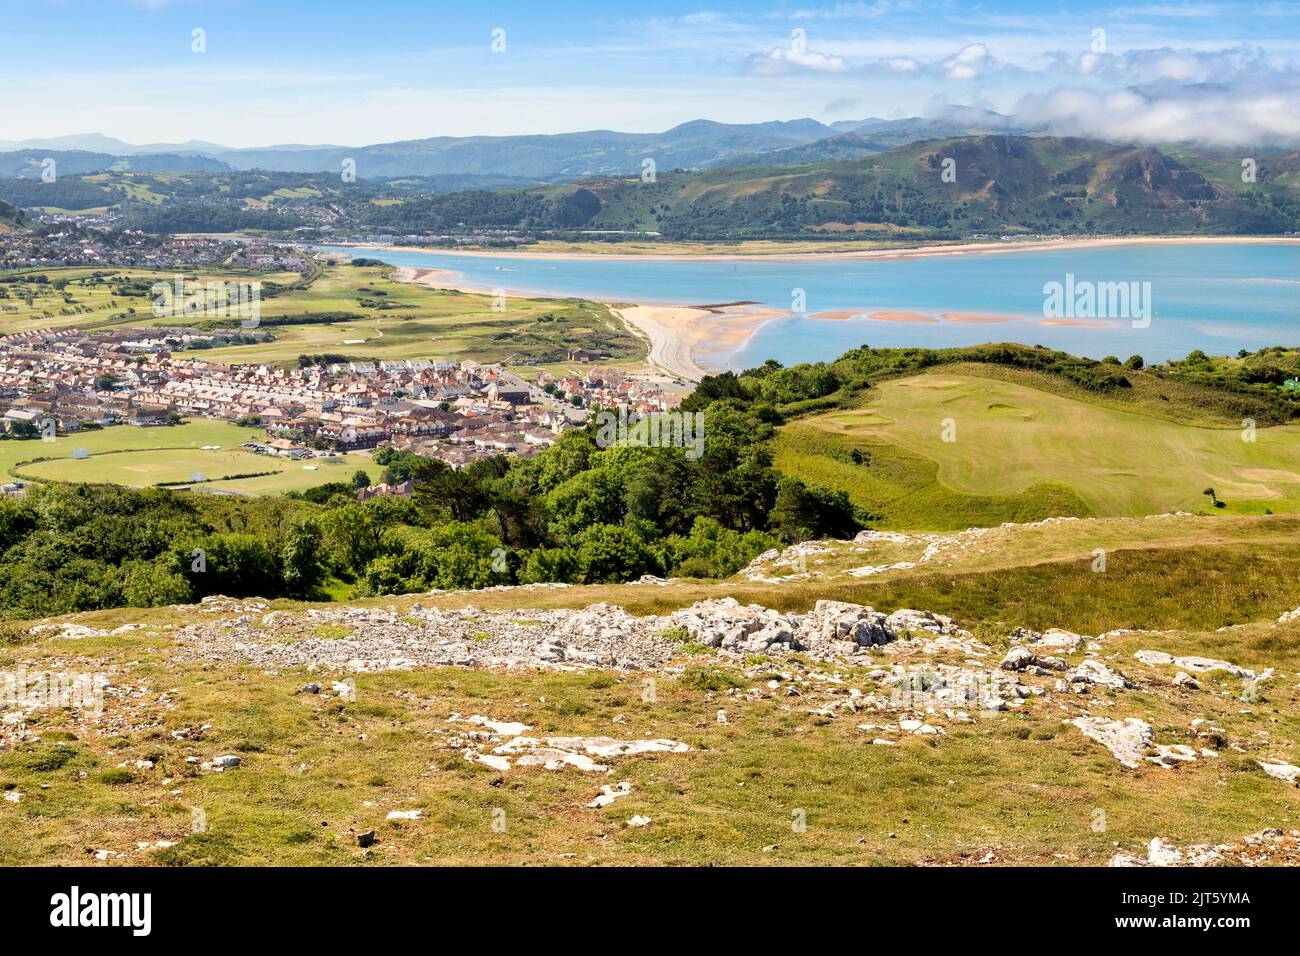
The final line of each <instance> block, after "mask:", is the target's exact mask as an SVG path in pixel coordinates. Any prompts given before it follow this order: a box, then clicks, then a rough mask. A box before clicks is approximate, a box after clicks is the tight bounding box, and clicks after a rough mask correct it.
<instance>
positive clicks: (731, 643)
mask: <svg viewBox="0 0 1300 956" xmlns="http://www.w3.org/2000/svg"><path fill="white" fill-rule="evenodd" d="M669 621H670V622H671V624H673V625H675V626H681V627H685V628H686V631H687V633H688V634H690V637H691V640H692V641H695V642H697V643H699V644H703V645H704V646H705V647H718V648H722V649H723V650H729V651H746V652H751V653H754V652H760V653H761V652H763V651H767V650H768V649H769V648H771V647H772V646H773V645H781V646H784V647H787V648H789V647H791V646H796V645H795V632H796V630H797V628H798V626H799V619H798V617H797V616H796V615H792V614H782V613H781V612H780V611H773V610H771V609H769V608H765V607H762V606H760V605H758V604H743V605H742V604H741V603H740V602H739V601H737V600H736V599H735V598H730V597H726V598H719V599H717V600H710V601H700V602H699V603H697V604H693V605H691V606H690V607H689V608H686V609H685V610H683V611H677V612H675V613H674V614H672V615H670V617H669Z"/></svg>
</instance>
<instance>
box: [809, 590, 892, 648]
mask: <svg viewBox="0 0 1300 956" xmlns="http://www.w3.org/2000/svg"><path fill="white" fill-rule="evenodd" d="M799 638H800V640H801V642H802V643H804V644H805V645H807V646H810V647H813V646H817V645H819V644H828V643H834V642H838V641H848V642H850V643H852V644H856V645H858V646H859V647H874V646H876V645H879V644H887V643H889V642H890V641H892V640H894V629H893V628H892V627H890V625H889V624H888V618H887V617H886V616H885V615H884V614H883V613H882V612H880V611H877V610H875V609H874V608H870V607H864V606H862V605H861V604H847V603H845V602H843V601H818V602H817V605H816V606H815V607H814V608H813V609H812V610H811V611H810V612H809V613H808V614H807V615H805V616H804V618H803V621H802V622H801V623H800V625H799Z"/></svg>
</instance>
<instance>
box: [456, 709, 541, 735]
mask: <svg viewBox="0 0 1300 956" xmlns="http://www.w3.org/2000/svg"><path fill="white" fill-rule="evenodd" d="M447 720H448V721H449V722H450V723H457V722H460V721H464V722H465V723H467V724H478V725H479V726H480V727H486V728H487V729H488V730H490V731H492V732H493V733H494V734H500V735H501V736H502V737H518V736H519V735H520V734H522V733H523V732H524V731H525V730H532V727H530V726H529V725H528V724H524V723H520V722H519V721H512V720H489V719H488V718H486V717H480V716H479V715H478V714H472V715H470V716H469V717H461V715H460V714H452V715H451V716H450V717H448V718H447Z"/></svg>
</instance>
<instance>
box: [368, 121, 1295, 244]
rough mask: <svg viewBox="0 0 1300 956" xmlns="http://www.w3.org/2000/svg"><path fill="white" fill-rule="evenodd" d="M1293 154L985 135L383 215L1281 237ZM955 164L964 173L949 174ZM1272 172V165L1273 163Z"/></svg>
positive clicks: (1288, 219)
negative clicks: (1256, 170)
mask: <svg viewBox="0 0 1300 956" xmlns="http://www.w3.org/2000/svg"><path fill="white" fill-rule="evenodd" d="M1296 155H1297V154H1287V155H1286V156H1281V157H1276V158H1274V159H1271V160H1269V162H1268V165H1267V170H1280V172H1278V173H1277V174H1276V175H1269V176H1265V177H1263V178H1262V179H1261V181H1260V182H1259V183H1256V184H1243V183H1242V182H1241V177H1240V175H1239V173H1240V170H1239V168H1235V167H1233V166H1231V165H1228V164H1225V163H1224V162H1222V161H1218V160H1212V159H1209V158H1202V157H1197V156H1195V155H1193V154H1192V153H1190V152H1186V153H1185V155H1184V159H1181V160H1180V159H1175V158H1174V157H1172V156H1170V155H1167V154H1165V153H1163V152H1161V151H1160V150H1158V149H1154V148H1152V147H1140V146H1116V145H1112V144H1109V143H1103V142H1099V141H1096V140H1086V139H1076V138H1057V137H1046V136H1044V137H1027V136H1000V135H981V136H970V137H960V138H952V139H939V140H931V141H926V142H920V143H913V144H910V145H907V146H904V147H901V148H897V149H893V150H889V151H887V152H882V153H877V154H875V155H872V156H870V157H867V158H863V159H852V160H836V161H831V162H823V163H815V164H803V165H793V166H775V167H767V166H759V167H736V168H726V169H711V170H705V171H701V172H694V173H676V174H673V173H669V174H664V175H660V176H659V177H658V181H657V182H655V183H643V182H641V181H639V179H634V178H609V177H606V178H601V179H594V180H588V181H585V182H582V183H577V184H570V185H566V186H543V187H536V188H534V189H531V190H524V191H518V192H494V193H487V194H465V193H460V194H452V195H448V196H440V197H433V198H430V199H422V200H414V201H411V202H407V203H403V204H400V205H394V206H388V207H384V208H383V209H381V210H376V211H375V215H374V217H373V220H374V221H375V222H378V223H383V224H387V225H390V226H393V227H394V228H400V229H409V230H412V231H414V230H417V229H433V230H444V229H453V228H455V226H456V224H458V223H463V224H465V225H466V226H471V227H472V226H500V227H522V228H531V229H547V228H549V229H571V230H572V229H584V230H639V231H655V232H659V233H661V234H663V235H664V236H665V237H672V238H741V237H755V236H762V237H779V236H790V235H809V234H818V233H821V234H828V235H842V234H864V235H873V234H876V235H881V234H884V235H900V234H901V235H921V236H932V237H938V236H952V237H963V236H968V235H970V234H972V233H982V232H998V233H1008V232H1009V233H1016V232H1020V233H1044V232H1045V233H1063V232H1068V233H1129V234H1132V233H1146V232H1149V233H1156V234H1161V233H1169V234H1179V233H1181V234H1197V233H1211V232H1213V233H1271V232H1283V231H1294V230H1296V229H1300V189H1298V188H1297V185H1300V184H1297V183H1296V175H1297V174H1296V172H1294V170H1295V168H1296V165H1297V164H1296V160H1295V156H1296ZM945 168H950V169H951V170H952V173H953V177H954V181H951V182H949V181H945V178H944V175H943V173H944V170H945ZM1267 170H1266V171H1267Z"/></svg>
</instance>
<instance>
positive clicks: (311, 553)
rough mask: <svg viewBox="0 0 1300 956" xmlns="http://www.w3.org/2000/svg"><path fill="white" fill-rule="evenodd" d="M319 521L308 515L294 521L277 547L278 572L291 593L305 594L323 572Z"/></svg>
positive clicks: (321, 576) (318, 580)
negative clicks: (278, 552) (282, 541)
mask: <svg viewBox="0 0 1300 956" xmlns="http://www.w3.org/2000/svg"><path fill="white" fill-rule="evenodd" d="M322 538H323V535H322V534H321V529H320V525H319V524H317V523H316V522H315V521H312V520H311V519H307V520H306V521H300V522H298V523H297V524H295V525H293V526H292V527H291V528H290V529H289V532H288V534H287V535H285V541H284V544H283V546H282V547H281V548H280V566H281V571H280V576H281V578H282V579H283V581H284V585H285V587H286V588H287V589H288V590H289V592H290V593H292V594H297V595H299V596H304V597H305V596H306V595H307V594H308V593H309V592H310V591H311V590H312V588H314V587H315V586H316V585H317V584H318V583H320V581H321V579H322V578H323V577H324V576H325V568H324V566H323V565H322V564H321V561H320V554H321V540H322Z"/></svg>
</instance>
